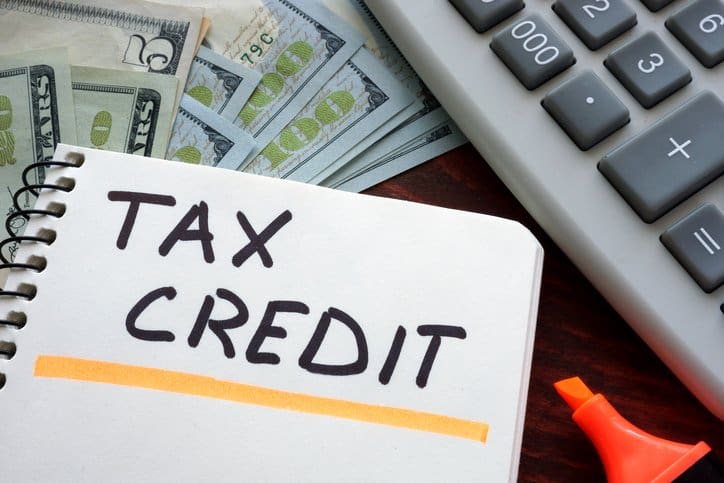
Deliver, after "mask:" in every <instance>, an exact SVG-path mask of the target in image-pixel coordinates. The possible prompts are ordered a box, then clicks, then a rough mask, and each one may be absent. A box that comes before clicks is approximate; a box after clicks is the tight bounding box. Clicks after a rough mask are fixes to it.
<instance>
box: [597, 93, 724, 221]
mask: <svg viewBox="0 0 724 483" xmlns="http://www.w3.org/2000/svg"><path fill="white" fill-rule="evenodd" d="M722 126H724V103H722V101H721V99H719V98H718V97H717V96H716V95H714V94H713V93H711V92H704V93H702V94H700V95H698V96H697V97H695V98H694V99H692V100H690V101H689V102H687V103H686V104H684V105H683V106H681V107H679V108H678V109H676V110H675V111H673V112H672V113H670V114H669V115H668V116H666V117H664V118H663V119H662V120H661V121H659V122H658V123H656V124H654V125H653V126H651V127H650V128H649V129H648V130H647V131H645V132H644V133H642V134H641V135H639V136H637V137H635V138H634V139H632V140H630V141H628V142H626V143H625V144H623V145H621V146H619V147H617V148H616V149H614V150H613V151H611V152H609V153H608V154H606V155H605V156H604V157H603V159H602V160H601V162H600V163H598V169H599V170H600V171H601V173H603V175H604V176H605V177H606V178H607V179H608V181H609V182H610V183H611V184H612V185H613V186H614V187H615V188H616V190H617V191H618V192H619V193H620V194H621V196H623V197H624V199H625V200H626V201H627V202H628V203H629V205H631V207H632V208H633V209H634V210H635V211H636V213H638V214H639V216H640V217H641V219H642V220H644V221H645V222H646V223H652V222H654V221H656V220H657V219H658V218H659V217H661V216H662V215H664V214H665V213H666V212H668V211H669V210H670V209H672V208H673V207H674V206H676V205H677V204H679V203H681V202H682V201H683V200H685V199H686V198H688V197H689V196H691V195H692V194H693V193H695V192H696V191H698V190H699V189H701V188H702V187H703V186H706V185H707V184H709V183H710V182H712V181H713V180H715V179H716V178H718V177H719V176H720V175H721V174H722V173H724V143H722V142H721V137H722Z"/></svg>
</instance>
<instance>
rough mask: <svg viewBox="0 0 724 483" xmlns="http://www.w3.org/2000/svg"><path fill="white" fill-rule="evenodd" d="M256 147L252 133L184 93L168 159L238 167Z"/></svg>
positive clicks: (170, 142)
mask: <svg viewBox="0 0 724 483" xmlns="http://www.w3.org/2000/svg"><path fill="white" fill-rule="evenodd" d="M254 147H255V144H254V140H253V139H252V137H251V136H250V135H249V134H248V133H246V132H244V131H242V130H241V129H239V128H237V127H236V126H234V125H233V124H231V122H229V121H228V120H226V119H224V118H222V117H220V116H219V115H217V114H216V113H215V112H214V111H212V110H211V109H209V108H208V107H206V106H204V105H203V104H201V103H200V102H198V101H196V100H194V99H193V98H191V97H190V96H188V95H184V96H183V97H182V98H181V104H180V105H179V109H178V113H177V115H176V122H175V123H174V125H173V128H172V129H171V140H170V141H169V143H168V151H167V153H166V159H170V160H173V161H183V162H186V163H191V164H202V165H205V166H215V167H219V168H228V169H236V168H238V167H239V165H240V164H241V162H242V161H243V160H244V158H246V156H247V155H248V154H249V152H250V151H251V150H252V148H254Z"/></svg>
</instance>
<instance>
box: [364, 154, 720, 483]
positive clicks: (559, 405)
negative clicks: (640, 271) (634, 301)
mask: <svg viewBox="0 0 724 483" xmlns="http://www.w3.org/2000/svg"><path fill="white" fill-rule="evenodd" d="M366 193H368V194H372V195H377V196H386V197H390V198H398V199H405V200H410V201H417V202H420V203H427V204H432V205H438V206H445V207H448V208H456V209H461V210H467V211H474V212H478V213H486V214H490V215H496V216H502V217H506V218H511V219H514V220H517V221H519V222H521V223H523V224H524V225H525V226H526V227H528V228H529V229H530V230H531V231H532V232H533V233H534V234H535V235H536V236H537V237H538V239H539V240H540V241H541V243H542V244H543V247H544V250H545V262H544V269H543V288H542V293H541V300H540V309H539V313H538V327H537V332H536V342H535V352H534V355H533V370H532V375H531V381H530V389H529V393H528V405H527V412H526V419H525V432H524V437H523V450H522V454H521V459H520V470H519V481H523V482H541V483H545V482H557V483H560V482H586V483H595V482H605V481H606V478H605V474H604V472H603V467H602V465H601V463H600V462H599V460H598V455H597V454H596V452H595V450H594V448H593V446H592V445H591V444H590V443H589V442H588V440H587V439H586V437H585V435H584V434H583V433H582V432H581V431H580V430H579V429H578V427H577V426H576V425H575V424H574V423H573V422H572V421H571V419H570V410H569V409H568V407H567V406H566V404H565V403H564V402H563V401H562V400H561V399H560V398H559V397H558V395H557V394H556V392H555V391H554V390H553V386H552V384H553V383H554V382H555V381H557V380H560V379H564V378H567V377H571V376H574V375H577V376H580V377H581V378H582V379H583V380H584V381H585V382H586V383H587V384H588V385H589V386H590V387H591V389H592V390H593V391H594V392H601V393H604V394H605V395H606V396H607V398H608V399H609V400H610V401H611V403H612V404H613V405H614V406H615V407H616V409H617V410H618V411H619V412H620V413H621V414H622V415H623V416H625V417H626V418H628V419H629V420H630V421H631V422H632V423H634V424H636V425H637V426H639V427H640V428H642V429H643V430H645V431H647V432H649V433H652V434H654V435H657V436H660V437H663V438H668V439H671V440H675V441H680V442H683V443H695V442H698V441H701V440H704V441H706V442H707V443H708V444H709V445H710V446H711V447H712V448H713V449H714V452H715V453H716V454H717V456H718V458H719V460H720V461H722V462H724V422H722V421H719V420H718V419H717V418H715V417H714V416H713V415H711V414H710V413H709V412H708V411H707V410H706V409H705V408H704V407H703V406H702V405H701V404H700V403H699V402H698V401H697V400H696V399H695V398H694V397H693V396H692V395H691V394H690V393H689V392H688V391H687V389H686V388H685V387H684V386H683V385H682V384H681V383H680V382H679V381H678V379H676V377H675V376H674V375H673V374H672V373H671V372H669V370H668V369H667V368H666V367H665V366H664V365H663V364H662V363H661V362H660V361H659V360H658V358H657V357H656V356H655V355H654V353H653V352H652V351H651V350H650V349H649V348H648V347H647V346H646V344H644V342H643V341H642V340H641V339H640V338H639V337H638V336H637V335H636V334H635V333H634V332H633V331H632V330H631V329H630V328H629V327H628V325H626V323H625V322H624V321H623V320H622V319H621V318H620V317H619V316H618V315H617V314H616V312H615V311H614V310H613V309H612V308H611V306H610V305H609V304H608V303H607V302H606V301H605V300H604V299H603V297H601V295H599V293H598V292H597V291H596V290H595V289H594V288H593V287H592V286H591V284H590V283H589V282H588V281H587V280H586V278H585V277H584V276H583V275H582V274H581V273H580V272H579V271H578V269H576V267H575V266H574V265H573V264H572V263H571V261H570V260H569V259H568V258H567V257H566V256H565V255H564V254H563V253H562V252H561V251H560V250H559V249H558V247H557V246H556V245H555V244H554V243H553V242H552V241H551V239H550V238H549V237H548V236H547V235H546V234H545V232H544V231H543V230H542V229H541V228H540V226H538V224H537V223H536V222H535V221H534V220H533V218H532V217H531V216H530V215H528V213H527V212H526V211H525V209H524V208H523V207H522V206H521V205H520V203H518V201H517V200H516V199H515V197H513V195H512V194H511V193H510V191H508V189H507V188H506V187H505V185H503V183H502V182H501V181H500V180H499V179H498V178H497V177H496V176H495V174H494V173H493V171H492V170H491V169H490V168H489V167H488V166H487V165H486V164H485V162H484V160H483V159H482V158H481V157H480V155H479V154H478V153H477V152H476V151H475V150H474V149H473V147H472V146H471V145H470V144H467V145H464V146H462V147H460V148H458V149H455V150H453V151H451V152H449V153H447V154H445V155H443V156H440V157H438V158H436V159H434V160H432V161H430V162H428V163H425V164H423V165H422V166H419V167H417V168H415V169H413V170H410V171H408V172H406V173H403V174H402V175H400V176H397V177H395V178H392V179H390V180H388V181H386V182H384V183H382V184H380V185H377V186H375V187H373V188H371V189H369V190H367V191H366ZM722 323H724V320H722ZM722 350H724V347H722Z"/></svg>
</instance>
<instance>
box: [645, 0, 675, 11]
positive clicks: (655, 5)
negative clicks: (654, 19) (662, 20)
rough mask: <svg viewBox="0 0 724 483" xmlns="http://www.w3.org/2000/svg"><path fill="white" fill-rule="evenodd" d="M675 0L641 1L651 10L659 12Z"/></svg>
mask: <svg viewBox="0 0 724 483" xmlns="http://www.w3.org/2000/svg"><path fill="white" fill-rule="evenodd" d="M672 1H673V0H641V3H643V4H644V5H646V8H648V9H649V10H651V11H652V12H658V11H659V10H661V9H662V8H664V7H665V6H667V5H668V4H670V3H671V2H672Z"/></svg>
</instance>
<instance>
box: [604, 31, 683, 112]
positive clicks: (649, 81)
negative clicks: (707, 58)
mask: <svg viewBox="0 0 724 483" xmlns="http://www.w3.org/2000/svg"><path fill="white" fill-rule="evenodd" d="M604 64H605V65H606V67H608V70H610V71H611V72H612V73H613V75H615V76H616V77H617V78H618V80H619V81H621V84H623V85H624V87H625V88H626V89H628V91H629V92H630V93H631V94H633V96H634V97H635V98H636V100H637V101H639V103H640V104H641V105H642V106H644V107H645V108H647V109H648V108H650V107H653V106H654V105H656V104H658V103H659V102H660V101H662V100H663V99H665V98H666V97H668V96H670V95H671V94H673V93H674V92H676V91H678V90H679V89H681V88H682V87H684V86H685V85H686V84H688V83H689V82H691V72H689V69H687V68H686V66H685V65H684V64H682V63H681V61H680V60H679V59H677V58H676V56H675V55H674V53H673V52H672V51H671V50H670V49H669V48H668V47H667V46H666V45H664V43H663V42H662V41H661V39H660V38H659V37H658V36H657V35H656V34H655V33H653V32H648V33H646V34H644V35H642V36H641V37H639V38H638V39H636V40H634V41H632V42H629V43H628V44H626V45H624V46H623V47H621V48H619V49H617V50H614V51H613V52H611V54H610V55H609V56H608V57H607V58H606V60H605V62H604Z"/></svg>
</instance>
